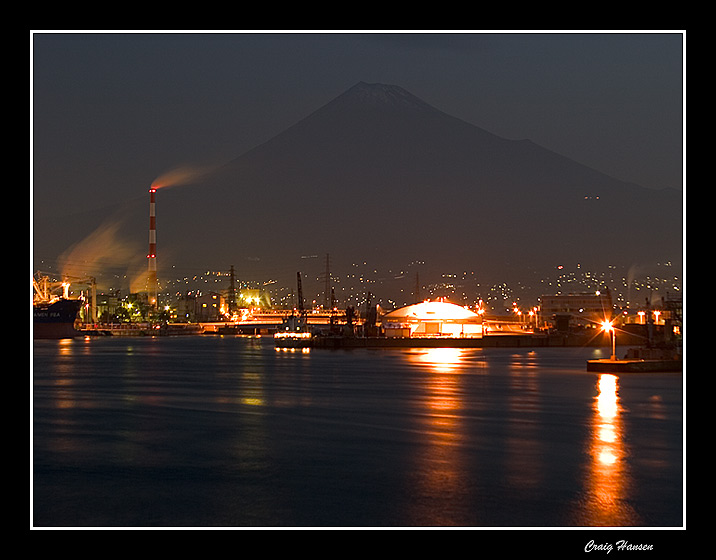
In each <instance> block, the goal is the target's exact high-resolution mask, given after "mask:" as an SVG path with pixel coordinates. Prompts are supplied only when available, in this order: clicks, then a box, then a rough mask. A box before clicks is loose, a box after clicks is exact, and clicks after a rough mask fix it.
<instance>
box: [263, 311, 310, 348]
mask: <svg viewBox="0 0 716 560" xmlns="http://www.w3.org/2000/svg"><path fill="white" fill-rule="evenodd" d="M273 338H274V342H275V344H276V348H309V347H310V346H311V340H312V335H311V332H310V331H309V330H308V323H307V321H306V317H305V315H302V316H296V315H291V316H289V317H286V318H285V319H284V320H283V322H282V324H281V327H280V328H279V329H278V331H277V332H276V334H274V335H273Z"/></svg>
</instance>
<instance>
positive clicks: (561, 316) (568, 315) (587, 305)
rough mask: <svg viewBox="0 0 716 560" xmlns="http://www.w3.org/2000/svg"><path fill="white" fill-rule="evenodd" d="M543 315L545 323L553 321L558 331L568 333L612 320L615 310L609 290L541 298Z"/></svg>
mask: <svg viewBox="0 0 716 560" xmlns="http://www.w3.org/2000/svg"><path fill="white" fill-rule="evenodd" d="M541 304H542V305H541V314H542V319H543V320H544V321H553V322H554V325H555V327H556V328H557V330H561V331H566V330H568V329H569V328H570V327H575V326H592V325H595V324H601V322H602V321H604V320H605V319H611V318H612V313H613V310H614V304H613V302H612V295H611V293H610V292H609V290H605V291H603V292H602V291H598V292H588V293H573V294H560V295H551V296H542V297H541Z"/></svg>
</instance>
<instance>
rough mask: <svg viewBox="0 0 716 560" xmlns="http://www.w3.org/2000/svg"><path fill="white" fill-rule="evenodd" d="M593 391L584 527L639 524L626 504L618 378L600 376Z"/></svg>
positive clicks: (626, 475)
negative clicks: (594, 395) (595, 392)
mask: <svg viewBox="0 0 716 560" xmlns="http://www.w3.org/2000/svg"><path fill="white" fill-rule="evenodd" d="M597 390H598V393H597V395H596V397H595V398H594V404H593V411H594V414H593V417H592V430H591V434H592V438H591V445H590V457H591V462H590V464H589V468H588V471H587V482H586V495H587V501H586V508H585V511H584V516H585V518H584V524H585V525H589V526H630V525H639V524H640V519H639V517H638V515H637V514H636V512H635V511H634V510H633V508H632V507H631V506H630V505H629V502H628V500H629V497H630V496H629V490H630V485H631V480H630V477H629V471H628V456H627V449H626V445H625V439H626V434H625V432H624V430H625V429H624V423H623V421H622V414H623V412H624V410H623V409H622V406H621V403H620V399H619V377H618V376H616V375H612V374H607V373H603V374H600V375H599V380H598V382H597Z"/></svg>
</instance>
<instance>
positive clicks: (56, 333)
mask: <svg viewBox="0 0 716 560" xmlns="http://www.w3.org/2000/svg"><path fill="white" fill-rule="evenodd" d="M81 305H82V302H80V301H78V300H70V299H61V300H59V301H56V302H54V303H50V304H37V305H35V306H34V309H33V338H72V337H74V336H77V334H78V331H77V330H76V329H75V319H76V318H77V312H78V311H79V309H80V306H81Z"/></svg>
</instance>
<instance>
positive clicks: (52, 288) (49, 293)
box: [32, 270, 97, 323]
mask: <svg viewBox="0 0 716 560" xmlns="http://www.w3.org/2000/svg"><path fill="white" fill-rule="evenodd" d="M71 284H87V285H89V287H90V298H89V299H90V301H89V311H90V317H91V319H92V322H93V323H96V322H97V281H96V279H95V277H94V276H69V275H64V276H63V277H62V280H61V281H54V282H53V281H50V277H49V276H48V275H47V274H44V273H43V272H41V271H39V270H38V271H37V272H36V273H35V276H33V277H32V285H33V288H34V301H35V302H36V303H50V302H53V301H55V300H58V299H61V298H62V299H70V298H69V293H70V285H71ZM59 288H62V295H57V290H58V289H59ZM85 305H87V303H85Z"/></svg>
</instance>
